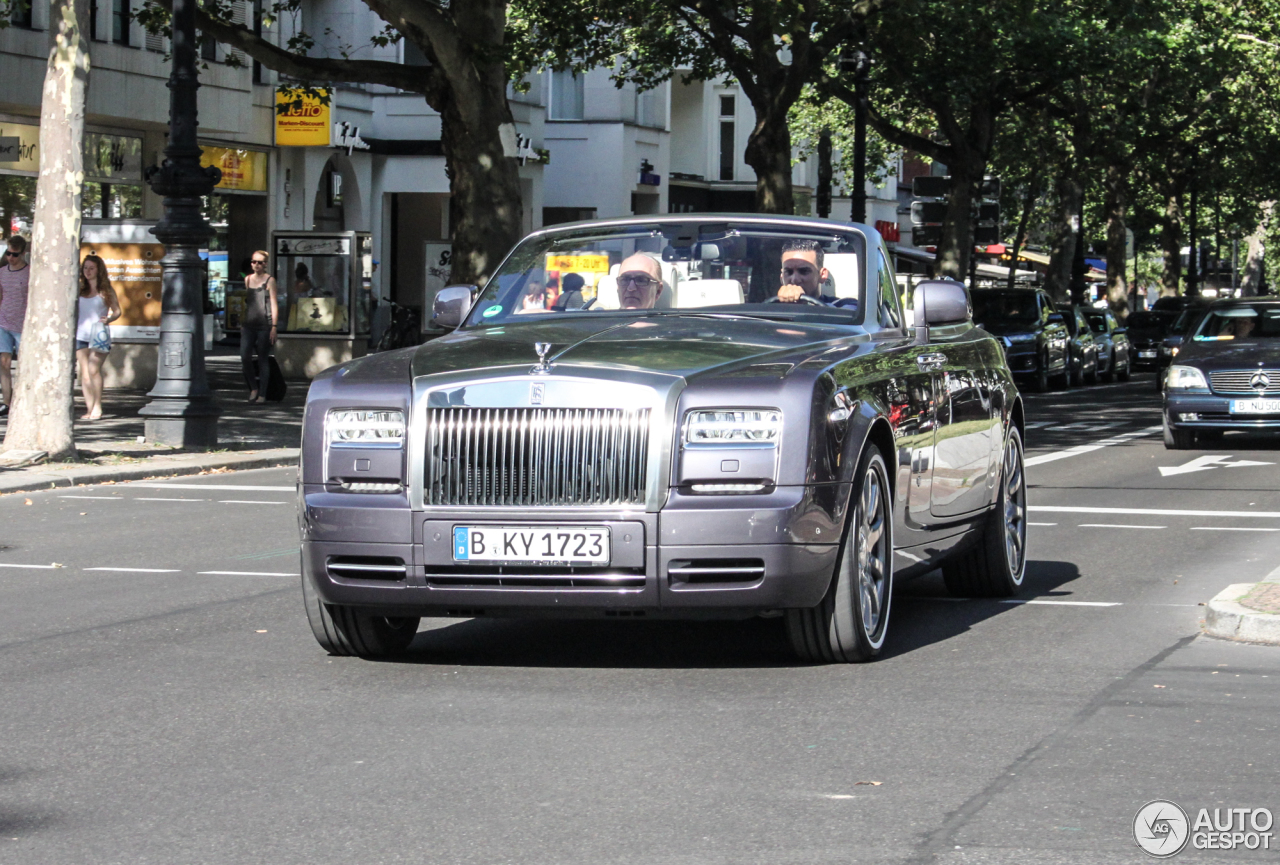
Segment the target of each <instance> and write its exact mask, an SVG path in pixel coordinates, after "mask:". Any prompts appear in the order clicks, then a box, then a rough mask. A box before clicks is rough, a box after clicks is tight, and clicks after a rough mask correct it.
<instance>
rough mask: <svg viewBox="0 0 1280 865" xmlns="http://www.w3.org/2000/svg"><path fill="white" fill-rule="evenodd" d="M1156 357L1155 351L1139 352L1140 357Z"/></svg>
mask: <svg viewBox="0 0 1280 865" xmlns="http://www.w3.org/2000/svg"><path fill="white" fill-rule="evenodd" d="M1155 356H1156V353H1155V352H1154V351H1140V352H1138V357H1155Z"/></svg>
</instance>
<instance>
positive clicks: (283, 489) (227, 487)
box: [124, 482, 298, 493]
mask: <svg viewBox="0 0 1280 865" xmlns="http://www.w3.org/2000/svg"><path fill="white" fill-rule="evenodd" d="M124 486H130V487H144V488H146V489H150V490H227V491H228V492H232V491H234V492H239V493H249V492H253V493H280V492H286V493H294V492H297V491H298V488H297V487H294V486H287V487H248V486H234V485H232V484H157V483H142V482H137V483H131V484H125V485H124Z"/></svg>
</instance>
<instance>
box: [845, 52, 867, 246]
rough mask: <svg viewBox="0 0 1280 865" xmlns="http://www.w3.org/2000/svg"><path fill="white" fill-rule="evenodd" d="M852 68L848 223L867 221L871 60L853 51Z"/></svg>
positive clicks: (862, 53)
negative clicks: (851, 173)
mask: <svg viewBox="0 0 1280 865" xmlns="http://www.w3.org/2000/svg"><path fill="white" fill-rule="evenodd" d="M850 61H851V64H852V66H853V76H854V77H853V94H854V99H853V190H852V192H853V195H852V200H851V202H850V203H851V205H852V213H851V214H850V216H849V221H850V222H854V223H865V222H866V221H867V85H868V84H869V83H870V79H869V77H868V74H867V73H868V72H870V70H871V58H870V57H868V56H867V55H866V53H865V52H862V51H855V52H853V56H852V57H851V58H850Z"/></svg>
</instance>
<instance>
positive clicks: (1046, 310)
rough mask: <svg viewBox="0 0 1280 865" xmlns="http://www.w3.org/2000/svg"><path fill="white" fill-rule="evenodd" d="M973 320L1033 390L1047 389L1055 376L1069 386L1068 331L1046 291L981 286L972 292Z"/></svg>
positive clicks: (1016, 373)
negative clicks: (1001, 348)
mask: <svg viewBox="0 0 1280 865" xmlns="http://www.w3.org/2000/svg"><path fill="white" fill-rule="evenodd" d="M972 298H973V320H974V322H975V323H976V324H977V325H978V326H979V327H981V328H982V329H983V330H985V331H986V332H987V333H989V334H991V335H993V336H996V337H999V338H1000V342H1001V343H1002V344H1003V345H1004V347H1005V356H1006V357H1007V358H1008V361H1009V371H1010V372H1012V373H1013V374H1014V376H1016V377H1018V378H1021V379H1024V380H1025V379H1030V380H1031V384H1032V387H1033V388H1034V389H1035V390H1039V391H1046V390H1048V389H1049V379H1050V378H1054V379H1056V380H1057V382H1058V383H1059V384H1060V385H1061V386H1062V387H1067V386H1069V385H1070V376H1071V368H1070V365H1069V363H1068V351H1069V348H1068V345H1069V343H1070V340H1071V334H1070V333H1069V332H1068V331H1067V325H1066V323H1065V321H1064V320H1063V317H1062V313H1060V312H1058V310H1057V309H1055V308H1054V306H1053V299H1052V298H1051V297H1049V294H1048V292H1045V291H1041V290H1040V289H1031V288H1014V289H1007V288H980V289H976V290H974V291H973V292H972Z"/></svg>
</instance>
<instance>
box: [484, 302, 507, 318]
mask: <svg viewBox="0 0 1280 865" xmlns="http://www.w3.org/2000/svg"><path fill="white" fill-rule="evenodd" d="M500 312H502V304H500V303H495V304H494V305H493V306H491V307H489V308H488V309H486V310H485V311H484V312H483V313H481V314H482V315H483V316H484V317H485V318H493V317H494V316H495V315H497V314H498V313H500Z"/></svg>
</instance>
